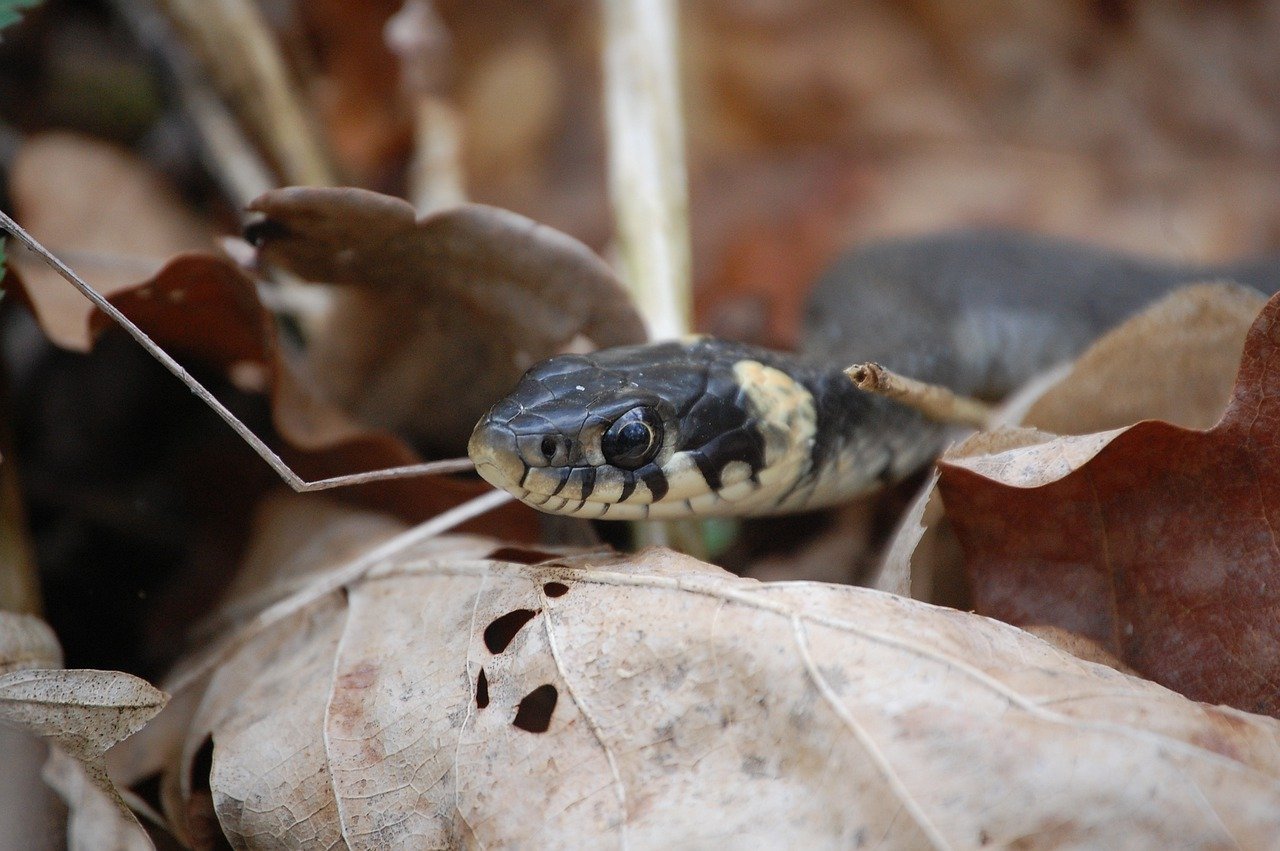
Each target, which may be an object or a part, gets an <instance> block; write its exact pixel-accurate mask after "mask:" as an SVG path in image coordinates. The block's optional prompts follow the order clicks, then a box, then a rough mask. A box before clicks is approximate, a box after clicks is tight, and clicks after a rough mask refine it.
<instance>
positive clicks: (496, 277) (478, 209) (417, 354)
mask: <svg viewBox="0 0 1280 851" xmlns="http://www.w3.org/2000/svg"><path fill="white" fill-rule="evenodd" d="M251 209H254V210H256V211H258V212H261V213H263V214H264V215H265V216H266V219H265V220H264V221H263V222H261V223H260V224H257V225H253V226H251V229H250V232H249V236H250V237H251V239H253V241H254V242H256V243H257V244H258V245H259V252H260V256H261V258H262V259H263V260H265V261H266V262H269V263H275V264H279V265H282V266H284V267H286V268H289V269H290V270H292V271H294V272H296V273H297V274H299V275H301V276H302V277H304V278H306V279H307V280H310V281H318V282H324V283H330V284H341V285H346V286H347V287H349V289H348V290H347V291H346V292H344V293H342V294H341V295H339V296H338V298H337V301H336V303H335V306H334V310H333V312H332V314H331V316H332V319H331V324H330V326H329V328H328V329H327V332H326V333H323V334H321V335H319V336H317V337H316V339H315V340H314V341H313V343H312V347H311V355H312V357H313V362H314V365H315V369H314V374H315V376H316V378H317V379H318V380H320V381H322V382H324V383H325V385H326V389H327V390H328V392H329V394H330V396H331V397H332V398H333V399H335V400H336V401H337V402H338V403H339V404H341V405H342V406H343V407H344V408H345V409H346V410H348V411H351V412H353V413H355V414H356V415H357V416H359V417H360V419H361V420H363V421H364V422H367V423H370V424H372V425H377V426H381V427H384V428H389V429H392V430H395V431H398V432H400V433H407V434H410V435H412V436H413V437H414V439H415V441H416V442H417V443H418V444H419V445H420V446H421V447H422V448H424V449H426V450H427V451H429V452H430V453H432V454H434V455H436V456H437V457H450V456H455V455H459V454H462V452H463V450H464V449H465V446H466V440H467V438H468V437H469V436H470V434H471V430H472V428H474V427H475V423H476V420H477V419H479V417H480V415H481V414H483V413H484V411H485V410H486V409H487V408H488V407H489V406H490V405H492V404H493V402H494V400H495V399H498V398H501V397H502V395H503V394H504V393H506V392H507V391H508V390H510V389H511V387H512V386H513V385H514V384H515V383H516V380H517V379H518V378H519V377H520V374H521V373H523V372H524V370H525V369H527V368H528V367H529V366H531V365H532V364H533V363H534V362H536V361H539V360H542V359H543V358H545V357H548V356H550V355H552V354H556V353H558V352H560V351H562V350H564V349H565V348H566V347H567V346H569V345H570V344H571V343H572V342H573V341H574V339H575V338H577V337H579V336H585V337H588V338H590V339H591V340H592V341H593V342H594V343H595V344H596V345H597V346H614V345H625V344H628V343H637V342H641V341H642V340H643V339H644V337H645V332H644V326H643V324H642V322H641V320H640V317H639V315H638V314H637V313H636V311H635V308H634V307H633V306H632V304H631V301H630V299H629V297H628V296H627V294H626V292H625V290H624V289H623V287H622V285H621V284H620V283H619V281H618V279H617V277H616V276H615V275H614V274H613V272H612V271H611V270H610V269H609V267H608V265H607V264H606V263H605V262H604V261H603V260H601V259H600V258H599V257H597V256H596V255H595V254H594V253H592V251H591V250H590V249H589V248H587V247H586V246H585V245H583V244H582V243H580V242H578V241H577V240H575V239H573V238H572V237H569V236H567V235H566V234H563V233H560V232H559V231H556V230H554V229H552V228H549V227H546V226H544V225H540V224H538V223H536V222H534V221H532V220H530V219H526V218H525V217H523V216H520V215H518V214H516V213H512V212H509V211H507V210H500V209H498V208H496V207H486V206H483V205H479V204H467V205H463V206H459V207H454V208H450V209H446V210H442V211H440V212H437V213H433V214H430V215H428V216H426V217H425V218H422V219H418V218H416V217H415V213H414V209H413V207H412V206H411V205H410V204H409V203H408V202H406V201H403V200H401V199H399V198H392V197H390V196H388V195H380V194H378V193H376V192H369V191H366V190H362V189H355V188H350V187H347V188H341V189H315V188H305V187H291V188H288V189H281V190H277V191H274V192H269V193H267V194H266V195H263V196H262V197H261V198H259V199H257V200H256V201H255V202H254V203H253V204H252V205H251Z"/></svg>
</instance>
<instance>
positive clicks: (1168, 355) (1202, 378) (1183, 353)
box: [1021, 283, 1267, 434]
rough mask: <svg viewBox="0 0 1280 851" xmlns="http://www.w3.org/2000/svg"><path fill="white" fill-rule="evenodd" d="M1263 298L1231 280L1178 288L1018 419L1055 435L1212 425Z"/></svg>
mask: <svg viewBox="0 0 1280 851" xmlns="http://www.w3.org/2000/svg"><path fill="white" fill-rule="evenodd" d="M1266 302H1267V299H1266V296H1264V295H1262V294H1261V293H1259V292H1258V291H1257V290H1253V289H1249V288H1247V287H1241V286H1238V285H1236V284H1229V283H1221V284H1201V285H1195V286H1190V287H1185V288H1183V289H1181V290H1178V291H1177V293H1175V294H1171V295H1169V296H1167V297H1166V298H1163V299H1161V300H1160V301H1158V302H1156V303H1155V304H1153V305H1151V306H1150V307H1149V308H1147V309H1146V310H1144V311H1143V312H1142V313H1140V314H1138V315H1137V316H1135V317H1133V319H1131V320H1130V321H1128V322H1126V323H1125V324H1124V325H1122V326H1120V327H1119V328H1117V329H1115V330H1113V331H1112V332H1111V333H1109V334H1106V335H1104V336H1103V337H1101V338H1099V339H1098V341H1097V342H1096V343H1094V344H1093V345H1092V346H1091V347H1090V348H1089V350H1088V351H1087V352H1085V353H1084V354H1082V355H1081V356H1080V357H1079V358H1078V359H1077V360H1076V362H1075V364H1074V365H1073V366H1072V368H1071V371H1070V373H1068V374H1067V375H1066V376H1064V377H1062V378H1061V379H1059V380H1058V382H1057V383H1056V384H1055V385H1054V386H1053V387H1051V388H1049V389H1048V390H1046V391H1045V392H1044V393H1043V394H1042V395H1041V396H1040V398H1038V399H1037V400H1036V401H1035V402H1034V403H1033V404H1032V405H1031V406H1030V409H1029V410H1028V411H1027V412H1026V414H1025V415H1024V416H1023V417H1022V420H1021V421H1022V423H1023V424H1024V425H1029V426H1032V427H1034V428H1038V429H1041V430H1043V431H1049V432H1054V433H1056V434H1086V433H1089V432H1096V431H1106V430H1108V429H1113V428H1121V427H1123V426H1127V425H1132V424H1133V423H1136V422H1138V421H1139V420H1144V419H1153V420H1156V419H1158V420H1165V421H1166V422H1171V423H1175V424H1177V425H1181V426H1185V427H1186V428H1209V427H1210V426H1212V425H1213V424H1214V423H1216V422H1217V421H1218V418H1219V417H1221V416H1222V411H1223V409H1224V408H1226V406H1227V400H1228V399H1230V397H1231V378H1232V376H1234V375H1235V372H1236V367H1237V366H1238V364H1239V363H1240V353H1241V352H1242V351H1243V350H1244V338H1245V335H1246V334H1247V333H1248V331H1249V326H1250V325H1252V324H1253V320H1254V318H1255V317H1257V315H1258V311H1260V310H1262V306H1263V305H1264V304H1266ZM1119 388H1123V390H1122V392H1117V389H1119Z"/></svg>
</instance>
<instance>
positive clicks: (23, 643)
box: [0, 611, 62, 676]
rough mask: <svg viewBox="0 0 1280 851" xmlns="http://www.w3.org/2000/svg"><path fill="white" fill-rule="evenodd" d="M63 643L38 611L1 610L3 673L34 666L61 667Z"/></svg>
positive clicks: (0, 648)
mask: <svg viewBox="0 0 1280 851" xmlns="http://www.w3.org/2000/svg"><path fill="white" fill-rule="evenodd" d="M61 667H62V645H61V644H59V643H58V637H57V636H56V635H54V633H53V630H52V629H50V628H49V625H48V624H47V623H45V622H44V621H42V620H41V619H40V618H38V617H36V616H35V615H27V614H23V613H21V612H3V611H0V676H3V675H4V674H8V673H11V672H13V671H24V670H28V669H31V668H61Z"/></svg>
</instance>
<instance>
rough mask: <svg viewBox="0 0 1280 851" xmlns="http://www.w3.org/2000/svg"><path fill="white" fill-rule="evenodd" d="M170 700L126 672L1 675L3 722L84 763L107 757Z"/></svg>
mask: <svg viewBox="0 0 1280 851" xmlns="http://www.w3.org/2000/svg"><path fill="white" fill-rule="evenodd" d="M167 699H168V698H167V696H166V695H165V694H164V693H163V692H160V691H157V690H156V689H155V688H153V687H152V686H151V685H150V684H149V683H147V681H146V680H142V679H139V678H137V677H135V676H132V675H130V674H126V673H123V672H120V671H87V670H76V669H71V670H25V671H14V672H11V673H8V674H4V675H3V676H0V719H3V720H5V721H8V722H9V723H12V724H17V725H18V726H21V727H23V728H24V729H27V730H30V731H31V732H33V733H36V734H37V735H40V736H44V737H45V738H47V739H51V740H52V741H53V742H55V743H56V744H58V745H59V746H60V747H62V748H63V749H65V750H66V751H67V752H68V753H70V754H71V755H72V756H74V757H76V758H77V759H80V760H82V761H91V760H95V759H99V758H101V756H102V754H104V753H106V752H107V749H108V748H110V747H111V746H112V745H115V744H116V743H117V742H120V741H123V740H124V739H126V738H128V737H129V736H131V735H133V734H134V733H135V732H137V731H138V729H139V728H141V727H142V725H143V724H145V723H147V721H148V720H150V719H151V718H152V716H154V715H155V714H156V713H157V712H159V711H160V709H161V708H163V706H164V704H165V701H166V700H167ZM104 776H105V775H104Z"/></svg>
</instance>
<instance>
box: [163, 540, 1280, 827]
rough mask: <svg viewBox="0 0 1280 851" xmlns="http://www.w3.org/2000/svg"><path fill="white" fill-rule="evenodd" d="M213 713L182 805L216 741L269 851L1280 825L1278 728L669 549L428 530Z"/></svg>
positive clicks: (993, 625)
mask: <svg viewBox="0 0 1280 851" xmlns="http://www.w3.org/2000/svg"><path fill="white" fill-rule="evenodd" d="M334 519H335V518H330V520H331V521H332V520H334ZM357 522H362V521H357ZM379 534H380V533H379ZM317 556H319V553H316V552H313V553H312V554H311V556H310V560H311V561H312V562H313V564H312V567H314V566H315V565H314V562H315V561H317V560H319V561H323V557H320V558H319V559H317ZM512 557H517V558H518V559H519V563H517V562H513V561H510V560H503V559H504V558H506V559H509V558H512ZM547 559H549V560H547ZM304 560H306V559H304ZM197 696H198V697H199V694H197ZM199 699H200V706H199V708H198V710H196V712H195V716H194V719H193V723H192V725H191V727H190V729H189V730H188V733H187V739H186V742H185V744H184V745H183V746H182V748H181V753H180V754H178V755H176V759H174V760H173V762H172V763H171V765H170V767H169V776H170V777H173V778H176V780H175V781H173V787H174V788H175V789H177V790H179V795H180V799H179V800H178V801H174V802H171V807H170V809H171V812H170V815H171V816H173V812H172V810H173V809H174V808H177V809H179V810H181V809H182V808H183V807H184V806H185V801H187V800H190V798H189V797H184V796H190V795H193V794H195V795H198V794H199V793H198V790H196V789H194V788H193V787H194V784H197V783H200V782H201V781H202V779H203V778H201V777H194V778H193V777H192V765H193V762H194V759H195V756H196V755H197V754H198V753H199V752H200V751H201V749H202V748H203V747H204V746H205V743H206V742H207V741H208V740H209V739H210V737H211V739H212V743H213V745H212V747H213V751H212V770H211V774H210V776H209V778H208V779H209V786H210V789H211V791H212V796H213V803H214V807H215V809H216V812H217V815H218V818H219V820H220V823H221V825H222V828H223V830H224V831H226V833H227V835H228V837H229V838H230V839H231V841H232V842H233V844H237V845H246V846H251V847H255V848H273V847H291V846H295V845H297V844H298V843H308V844H317V845H320V844H325V843H338V842H343V841H345V842H346V843H347V844H348V845H349V846H350V847H352V848H384V847H399V846H414V847H424V846H425V847H437V846H457V845H476V846H484V847H512V846H517V847H548V846H565V845H572V844H574V843H580V842H582V841H583V839H584V837H591V838H592V841H595V842H606V843H610V844H612V843H614V842H620V843H623V844H628V845H631V846H634V847H660V846H661V847H669V846H670V845H672V844H677V845H698V844H711V843H714V844H734V843H735V842H738V843H741V842H743V841H750V842H752V843H754V844H758V845H763V846H782V845H787V846H796V847H815V848H817V847H849V846H850V845H853V844H857V843H858V842H860V841H862V842H867V841H871V840H872V839H874V840H876V841H878V842H880V843H881V844H882V845H884V846H886V847H903V848H907V847H911V848H914V847H920V846H922V845H928V844H932V845H934V846H936V847H944V846H945V847H965V846H976V845H980V844H992V845H994V846H1001V845H1008V844H1010V843H1014V842H1016V841H1018V840H1020V839H1022V838H1025V837H1027V836H1037V837H1046V838H1047V839H1046V841H1052V843H1054V844H1058V845H1069V844H1074V845H1081V846H1085V845H1090V844H1094V845H1096V844H1103V843H1111V844H1114V843H1116V842H1117V841H1129V842H1131V843H1133V844H1142V845H1148V844H1149V845H1155V844H1158V843H1160V842H1177V843H1179V845H1180V846H1186V847H1216V846H1220V845H1227V844H1231V843H1236V844H1239V845H1244V846H1248V845H1251V844H1255V845H1257V844H1265V842H1266V841H1267V837H1270V836H1274V835H1275V832H1276V831H1277V830H1280V747H1278V746H1277V742H1280V724H1278V723H1277V722H1276V721H1274V720H1273V719H1269V718H1263V717H1254V716H1249V715H1247V714H1245V713H1241V712H1237V711H1234V710H1231V709H1227V708H1215V707H1208V706H1203V705H1200V704H1196V703H1193V702H1191V701H1189V700H1186V699H1185V698H1182V697H1179V696H1177V695H1175V694H1173V693H1171V692H1169V691H1167V690H1165V689H1162V688H1160V687H1159V686H1156V685H1154V684H1152V683H1149V682H1146V681H1144V680H1140V679H1137V678H1133V677H1128V676H1125V675H1123V674H1120V673H1117V672H1115V671H1112V670H1110V669H1107V668H1103V667H1100V666H1096V665H1092V664H1089V663H1086V662H1082V661H1080V660H1078V659H1075V658H1073V657H1070V656H1068V655H1066V654H1063V653H1061V652H1058V651H1056V650H1054V649H1053V648H1051V647H1050V646H1048V645H1046V644H1044V643H1043V642H1041V641H1039V640H1037V639H1035V638H1033V637H1031V636H1029V635H1028V634H1026V633H1024V632H1022V631H1020V630H1018V629H1015V628H1013V627H1009V626H1007V625H1004V624H1001V623H998V622H995V621H991V620H988V619H986V618H982V617H978V616H974V615H969V614H964V613H961V612H955V611H950V610H946V609H940V608H935V607H932V606H929V605H927V604H923V603H918V602H916V601H912V600H906V599H902V598H898V597H894V596H891V595H885V594H881V593H878V592H874V591H869V590H866V589H857V588H850V587H843V586H830V585H822V584H818V583H803V584H800V583H783V584H775V585H770V584H762V583H758V582H755V581H752V580H744V579H738V578H735V577H732V576H730V575H729V574H726V573H724V572H723V571H721V570H719V569H718V568H714V567H712V566H710V565H706V564H703V563H701V562H697V561H695V560H693V559H690V558H688V557H685V556H680V555H677V554H674V553H671V552H669V551H666V550H650V551H647V552H645V553H643V554H641V555H639V556H635V557H630V558H627V559H623V558H619V557H602V556H588V557H582V556H580V557H562V558H555V557H554V556H552V555H551V554H549V553H523V552H514V551H511V550H509V549H505V550H504V549H503V548H501V547H500V546H499V545H497V544H495V543H493V542H489V541H486V540H484V539H479V538H458V537H451V538H438V539H435V540H433V541H430V542H427V543H425V544H422V545H420V546H418V547H416V548H415V549H413V550H412V551H409V552H404V553H402V554H401V555H400V556H398V557H396V558H394V559H391V560H389V561H387V562H386V563H384V564H383V565H382V566H381V567H380V568H378V569H376V570H375V571H373V572H372V573H370V574H369V575H368V576H366V577H365V578H363V579H361V580H359V581H357V582H355V583H352V584H351V585H349V586H348V587H347V588H346V591H345V593H333V594H330V595H328V596H326V597H324V598H322V599H319V600H316V601H314V602H313V603H312V604H311V605H310V606H309V607H307V608H305V609H302V610H300V611H297V612H295V613H294V614H293V615H291V616H290V617H288V618H286V619H284V620H281V621H278V622H276V623H275V624H274V625H272V626H271V627H270V628H268V629H266V630H257V631H255V632H253V633H252V634H250V635H249V636H248V637H247V638H246V639H245V640H243V641H242V642H240V643H239V644H238V646H237V647H236V649H235V651H234V653H233V654H232V655H231V656H230V657H229V658H228V659H227V661H226V663H225V664H224V665H222V666H221V667H220V668H218V669H217V671H216V672H215V674H214V676H213V678H212V681H211V682H210V683H209V685H208V687H207V688H206V689H204V690H203V693H202V697H199ZM1135 778H1141V782H1135ZM180 835H181V833H180Z"/></svg>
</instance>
